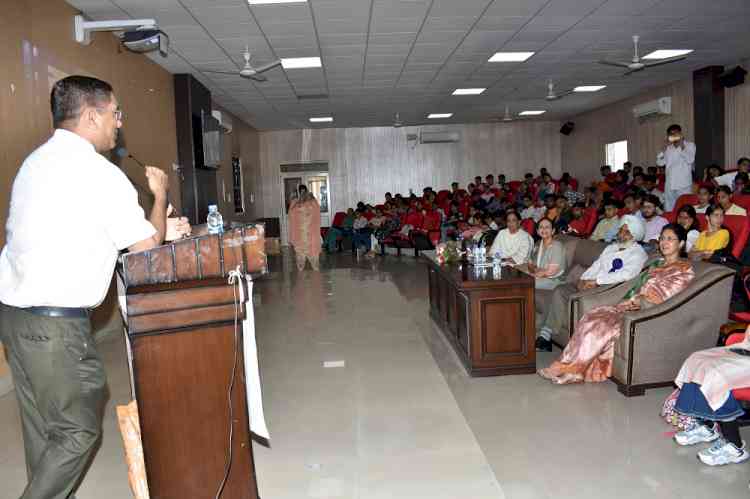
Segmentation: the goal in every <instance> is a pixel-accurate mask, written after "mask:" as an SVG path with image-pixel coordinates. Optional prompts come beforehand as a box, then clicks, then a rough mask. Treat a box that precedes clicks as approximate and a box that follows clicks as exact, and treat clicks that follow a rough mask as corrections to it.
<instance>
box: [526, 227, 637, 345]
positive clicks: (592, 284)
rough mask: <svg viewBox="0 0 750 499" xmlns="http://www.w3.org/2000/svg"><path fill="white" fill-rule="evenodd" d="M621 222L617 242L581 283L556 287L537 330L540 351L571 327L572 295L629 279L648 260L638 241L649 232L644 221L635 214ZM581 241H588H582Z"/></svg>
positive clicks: (594, 264) (588, 271) (590, 269)
mask: <svg viewBox="0 0 750 499" xmlns="http://www.w3.org/2000/svg"><path fill="white" fill-rule="evenodd" d="M619 223H620V229H619V231H618V232H617V241H615V242H613V243H612V244H610V245H609V246H607V247H606V248H604V251H602V254H601V255H600V256H599V258H597V259H596V261H595V262H594V263H593V264H592V265H591V266H590V267H589V268H588V269H586V271H585V272H584V273H583V274H582V275H581V278H580V280H579V281H578V283H577V284H563V285H560V286H557V287H556V288H555V290H554V291H553V292H552V297H551V298H550V304H549V306H548V308H547V315H546V317H539V319H540V320H539V321H538V324H541V327H540V329H539V332H538V333H537V339H536V347H537V350H540V351H547V352H551V351H552V336H553V335H554V334H555V333H557V332H560V331H565V330H567V329H568V327H569V324H568V322H569V312H570V308H569V307H570V306H569V301H570V297H571V296H573V295H574V294H575V293H577V292H580V291H587V290H590V289H594V288H596V287H598V286H605V285H608V284H616V283H619V282H625V281H628V280H630V279H633V278H634V277H635V276H637V275H638V274H639V273H640V272H641V270H642V269H643V265H644V264H645V263H646V260H647V259H648V256H647V255H646V252H645V251H644V250H643V248H642V247H641V245H640V244H638V241H640V240H642V239H643V236H644V234H645V232H646V227H645V225H644V223H643V220H641V219H640V218H638V217H636V216H635V215H624V216H623V217H622V218H621V219H620V222H619ZM579 244H586V243H585V242H583V241H582V242H580V243H579ZM571 334H572V331H571Z"/></svg>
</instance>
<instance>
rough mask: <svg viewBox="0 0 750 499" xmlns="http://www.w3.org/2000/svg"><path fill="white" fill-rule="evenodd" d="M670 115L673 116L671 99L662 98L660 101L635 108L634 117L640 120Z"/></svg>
mask: <svg viewBox="0 0 750 499" xmlns="http://www.w3.org/2000/svg"><path fill="white" fill-rule="evenodd" d="M668 114H672V98H671V97H660V98H659V99H656V100H652V101H649V102H644V103H643V104H640V105H638V106H635V107H634V108H633V116H635V117H636V118H638V119H644V118H648V117H650V116H657V115H668Z"/></svg>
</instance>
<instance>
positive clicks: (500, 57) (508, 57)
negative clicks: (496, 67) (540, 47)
mask: <svg viewBox="0 0 750 499" xmlns="http://www.w3.org/2000/svg"><path fill="white" fill-rule="evenodd" d="M532 55H534V52H497V53H495V55H493V56H492V57H490V59H489V61H488V62H523V61H525V60H526V59H528V58H529V57H531V56H532Z"/></svg>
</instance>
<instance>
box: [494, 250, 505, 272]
mask: <svg viewBox="0 0 750 499" xmlns="http://www.w3.org/2000/svg"><path fill="white" fill-rule="evenodd" d="M502 265H503V254H502V253H500V250H497V251H495V255H494V257H493V258H492V268H493V269H494V270H495V271H498V270H500V267H502Z"/></svg>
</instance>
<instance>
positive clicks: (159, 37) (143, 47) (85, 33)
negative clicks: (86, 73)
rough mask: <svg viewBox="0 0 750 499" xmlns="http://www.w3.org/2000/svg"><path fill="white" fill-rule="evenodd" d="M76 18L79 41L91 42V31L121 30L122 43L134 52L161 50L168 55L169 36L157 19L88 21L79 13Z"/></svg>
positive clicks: (76, 32)
mask: <svg viewBox="0 0 750 499" xmlns="http://www.w3.org/2000/svg"><path fill="white" fill-rule="evenodd" d="M73 20H74V33H75V39H76V41H77V42H78V43H80V44H83V45H88V44H90V43H91V33H92V32H94V31H120V32H122V35H121V36H120V39H121V40H122V44H123V45H124V46H125V48H127V49H128V50H132V51H133V52H151V51H152V50H159V52H160V53H161V55H163V56H164V57H166V56H167V49H168V48H169V37H168V36H167V35H166V33H164V32H163V31H161V30H160V29H159V27H158V26H157V24H156V20H155V19H125V20H115V21H86V20H85V19H84V17H83V16H81V15H77V16H75V17H74V18H73Z"/></svg>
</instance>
